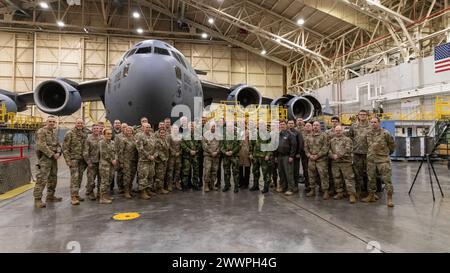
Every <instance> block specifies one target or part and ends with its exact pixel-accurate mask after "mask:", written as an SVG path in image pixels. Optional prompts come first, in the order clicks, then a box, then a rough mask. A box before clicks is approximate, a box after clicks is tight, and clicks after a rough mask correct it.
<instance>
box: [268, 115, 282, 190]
mask: <svg viewBox="0 0 450 273" xmlns="http://www.w3.org/2000/svg"><path fill="white" fill-rule="evenodd" d="M279 132H280V130H279V122H278V120H273V121H272V122H271V124H270V134H271V135H272V137H275V135H276V134H279ZM270 160H271V165H272V168H271V176H272V184H273V186H274V187H276V191H277V192H282V191H283V189H282V188H281V183H279V181H278V160H277V158H276V156H275V153H272V156H271V158H270ZM271 187H272V186H271Z"/></svg>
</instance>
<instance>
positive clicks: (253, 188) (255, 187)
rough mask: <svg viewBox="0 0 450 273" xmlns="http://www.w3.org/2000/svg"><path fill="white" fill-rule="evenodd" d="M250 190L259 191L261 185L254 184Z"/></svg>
mask: <svg viewBox="0 0 450 273" xmlns="http://www.w3.org/2000/svg"><path fill="white" fill-rule="evenodd" d="M250 191H259V186H256V185H254V186H253V187H251V188H250Z"/></svg>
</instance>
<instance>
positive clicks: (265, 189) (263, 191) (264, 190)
mask: <svg viewBox="0 0 450 273" xmlns="http://www.w3.org/2000/svg"><path fill="white" fill-rule="evenodd" d="M268 192H269V187H264V189H263V190H262V191H261V193H268Z"/></svg>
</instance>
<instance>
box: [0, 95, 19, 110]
mask: <svg viewBox="0 0 450 273" xmlns="http://www.w3.org/2000/svg"><path fill="white" fill-rule="evenodd" d="M2 103H4V104H5V106H6V112H13V113H16V112H17V104H16V102H15V101H14V100H13V99H11V98H10V97H8V96H5V95H2V94H0V104H2Z"/></svg>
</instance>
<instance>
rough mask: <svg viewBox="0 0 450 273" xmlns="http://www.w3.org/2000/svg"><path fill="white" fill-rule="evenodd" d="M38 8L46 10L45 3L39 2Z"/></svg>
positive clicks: (46, 5)
mask: <svg viewBox="0 0 450 273" xmlns="http://www.w3.org/2000/svg"><path fill="white" fill-rule="evenodd" d="M39 6H41V8H43V9H48V4H47V2H39Z"/></svg>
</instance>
